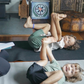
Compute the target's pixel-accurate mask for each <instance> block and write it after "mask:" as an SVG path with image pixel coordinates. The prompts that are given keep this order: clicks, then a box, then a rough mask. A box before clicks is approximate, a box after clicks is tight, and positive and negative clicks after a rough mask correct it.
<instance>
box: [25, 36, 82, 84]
mask: <svg viewBox="0 0 84 84" xmlns="http://www.w3.org/2000/svg"><path fill="white" fill-rule="evenodd" d="M52 42H55V39H53V38H52V37H48V38H43V39H42V48H41V52H40V59H41V60H39V61H37V62H34V63H33V64H32V65H31V66H30V67H29V68H28V70H27V74H26V75H27V78H28V79H29V80H30V81H31V83H32V84H63V83H64V82H65V80H66V81H69V82H77V81H81V80H82V78H81V74H82V71H83V69H82V68H81V67H80V65H79V64H77V63H72V64H71V63H68V64H65V65H64V66H63V67H60V65H59V63H58V62H57V60H56V59H55V58H54V56H53V54H52V51H51V49H50V48H49V46H47V45H48V44H49V43H52ZM47 56H48V58H49V61H50V64H47V63H48V59H47Z"/></svg>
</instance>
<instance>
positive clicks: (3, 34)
mask: <svg viewBox="0 0 84 84" xmlns="http://www.w3.org/2000/svg"><path fill="white" fill-rule="evenodd" d="M8 16H9V17H7V18H9V19H8V20H7V21H4V20H3V21H2V20H0V41H27V40H28V37H29V36H30V34H32V33H33V31H32V29H30V28H29V29H25V28H24V27H23V25H24V23H25V21H26V19H20V17H19V16H18V14H9V15H8ZM70 34H72V35H75V36H76V37H77V39H78V40H84V32H80V33H73V32H62V35H63V36H64V35H70Z"/></svg>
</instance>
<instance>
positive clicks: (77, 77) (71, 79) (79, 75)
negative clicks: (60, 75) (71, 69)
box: [66, 63, 84, 83]
mask: <svg viewBox="0 0 84 84" xmlns="http://www.w3.org/2000/svg"><path fill="white" fill-rule="evenodd" d="M73 64H75V65H76V66H77V67H78V68H79V72H78V73H75V75H74V76H72V77H69V78H67V77H66V81H67V82H72V83H75V82H78V81H82V76H83V75H84V74H83V72H84V70H83V69H82V68H81V67H80V65H79V64H78V63H73Z"/></svg>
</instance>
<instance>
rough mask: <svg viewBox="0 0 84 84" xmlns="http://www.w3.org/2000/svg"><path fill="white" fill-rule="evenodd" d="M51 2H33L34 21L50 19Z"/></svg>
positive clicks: (32, 14) (32, 16) (32, 15)
mask: <svg viewBox="0 0 84 84" xmlns="http://www.w3.org/2000/svg"><path fill="white" fill-rule="evenodd" d="M49 4H50V3H49V1H36V0H35V1H31V18H32V19H49V11H50V9H49Z"/></svg>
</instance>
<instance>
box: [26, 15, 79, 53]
mask: <svg viewBox="0 0 84 84" xmlns="http://www.w3.org/2000/svg"><path fill="white" fill-rule="evenodd" d="M66 17H67V15H65V14H57V13H52V14H51V25H50V24H48V23H47V24H33V23H32V19H31V18H30V17H28V18H27V22H26V23H25V24H24V27H25V28H33V29H37V31H35V32H34V33H33V34H31V35H30V37H29V39H28V42H29V44H30V46H31V47H32V48H33V49H34V50H35V51H36V52H38V51H40V50H41V45H42V43H41V40H42V38H45V37H46V36H50V35H51V36H53V38H55V39H56V41H55V42H54V43H51V44H49V47H50V48H51V50H54V49H58V48H61V49H62V48H66V49H72V50H73V49H75V50H76V49H78V48H79V47H80V46H79V45H78V43H79V41H78V40H77V39H76V37H75V36H72V35H66V36H63V37H62V31H61V27H60V23H59V22H60V20H62V19H63V18H66ZM49 30H50V31H51V33H49Z"/></svg>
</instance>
